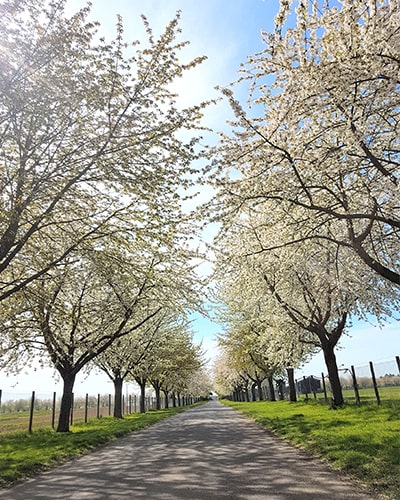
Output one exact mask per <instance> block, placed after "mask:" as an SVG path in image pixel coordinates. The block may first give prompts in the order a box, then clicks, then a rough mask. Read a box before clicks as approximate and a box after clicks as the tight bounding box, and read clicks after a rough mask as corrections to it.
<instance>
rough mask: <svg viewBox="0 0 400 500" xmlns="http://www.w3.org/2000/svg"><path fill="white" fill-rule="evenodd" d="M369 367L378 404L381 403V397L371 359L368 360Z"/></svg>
mask: <svg viewBox="0 0 400 500" xmlns="http://www.w3.org/2000/svg"><path fill="white" fill-rule="evenodd" d="M369 369H370V370H371V376H372V383H373V384H374V390H375V396H376V401H377V403H378V405H380V404H381V398H380V397H379V391H378V384H377V383H376V377H375V371H374V365H373V364H372V361H370V362H369Z"/></svg>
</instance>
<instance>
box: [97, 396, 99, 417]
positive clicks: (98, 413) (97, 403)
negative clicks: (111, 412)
mask: <svg viewBox="0 0 400 500" xmlns="http://www.w3.org/2000/svg"><path fill="white" fill-rule="evenodd" d="M97 418H100V394H97Z"/></svg>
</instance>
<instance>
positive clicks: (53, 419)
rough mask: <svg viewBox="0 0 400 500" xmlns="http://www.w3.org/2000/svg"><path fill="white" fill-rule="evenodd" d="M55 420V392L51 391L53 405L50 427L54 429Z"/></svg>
mask: <svg viewBox="0 0 400 500" xmlns="http://www.w3.org/2000/svg"><path fill="white" fill-rule="evenodd" d="M55 422H56V393H55V392H53V407H52V409H51V427H52V428H53V429H54V427H55Z"/></svg>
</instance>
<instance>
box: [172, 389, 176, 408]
mask: <svg viewBox="0 0 400 500" xmlns="http://www.w3.org/2000/svg"><path fill="white" fill-rule="evenodd" d="M172 407H173V408H176V394H175V392H173V393H172Z"/></svg>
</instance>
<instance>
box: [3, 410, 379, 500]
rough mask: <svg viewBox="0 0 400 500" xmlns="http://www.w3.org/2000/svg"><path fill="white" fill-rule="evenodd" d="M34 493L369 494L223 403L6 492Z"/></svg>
mask: <svg viewBox="0 0 400 500" xmlns="http://www.w3.org/2000/svg"><path fill="white" fill-rule="evenodd" d="M0 498H1V499H8V500H34V499H69V500H71V499H93V500H94V499H96V500H99V499H107V500H108V499H146V500H156V499H188V500H196V499H199V500H202V499H217V500H218V499H243V500H244V499H253V500H255V499H257V500H258V499H271V500H272V499H280V500H282V499H290V500H292V499H315V500H317V499H318V500H322V499H329V500H339V499H357V500H366V499H371V498H373V497H372V496H369V495H366V494H365V493H363V491H362V490H360V489H359V488H358V487H357V486H356V485H354V484H352V483H351V482H350V481H349V480H348V479H345V478H341V477H340V476H339V475H338V474H336V473H334V472H333V471H332V470H330V468H328V467H327V466H325V465H323V464H322V463H321V462H320V461H319V460H316V459H313V458H310V457H309V456H307V455H306V454H304V453H302V452H300V451H298V450H297V449H296V448H293V447H291V446H289V445H288V444H286V443H285V442H284V441H283V440H281V439H279V438H276V437H274V436H272V435H271V434H270V433H269V432H267V431H265V430H263V429H261V428H260V427H259V426H258V425H257V424H256V423H254V422H252V421H251V420H249V419H248V418H247V417H245V416H243V415H241V414H239V413H237V412H236V411H235V410H232V409H231V408H229V407H226V406H224V405H222V404H221V403H219V402H217V401H210V402H209V403H207V404H205V405H203V406H199V407H196V408H192V409H190V410H188V411H186V412H184V413H181V414H179V415H176V416H173V417H171V418H168V419H166V420H163V421H161V422H159V423H157V424H155V425H153V426H151V427H149V428H147V429H144V430H141V431H138V432H135V433H133V434H131V435H129V436H126V437H123V438H121V439H118V440H117V441H115V442H113V443H111V444H109V445H107V446H104V447H102V448H101V449H100V450H98V451H95V452H93V453H91V454H88V455H85V456H83V457H80V458H78V459H76V460H73V461H70V462H68V463H66V464H64V465H62V466H60V467H57V468H55V469H53V470H51V471H49V472H46V473H44V474H41V475H40V476H38V477H37V478H35V479H31V480H28V481H26V482H24V483H21V484H19V485H17V486H15V487H13V488H11V489H8V490H0Z"/></svg>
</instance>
